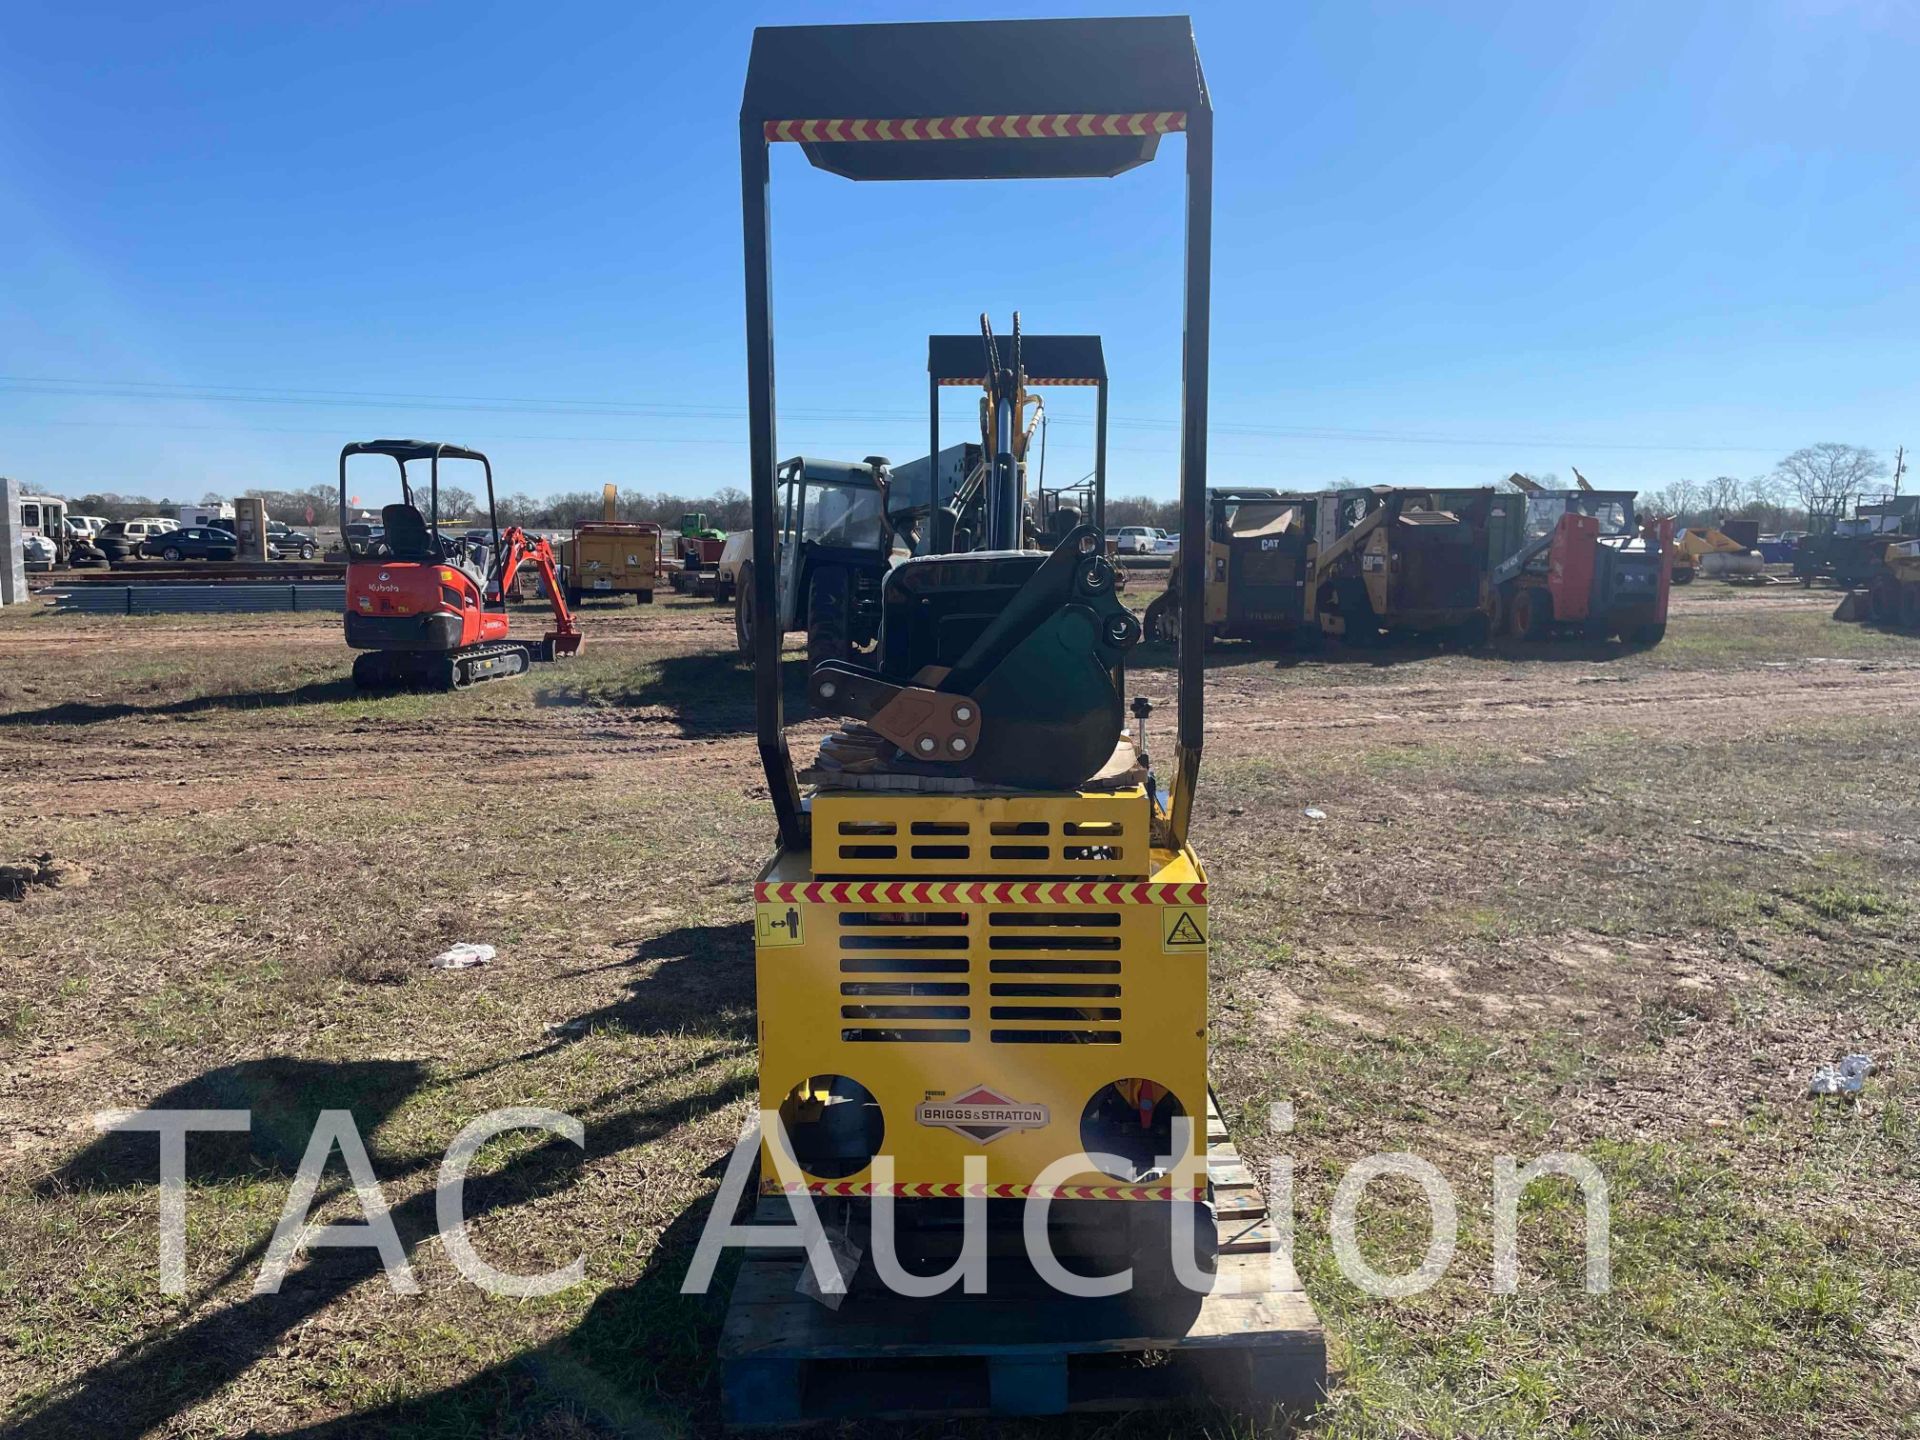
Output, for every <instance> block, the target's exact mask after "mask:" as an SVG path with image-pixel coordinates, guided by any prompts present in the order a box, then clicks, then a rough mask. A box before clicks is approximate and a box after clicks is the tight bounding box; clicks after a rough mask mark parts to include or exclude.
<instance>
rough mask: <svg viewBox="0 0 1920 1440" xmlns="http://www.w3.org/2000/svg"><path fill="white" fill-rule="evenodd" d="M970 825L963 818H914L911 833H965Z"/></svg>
mask: <svg viewBox="0 0 1920 1440" xmlns="http://www.w3.org/2000/svg"><path fill="white" fill-rule="evenodd" d="M971 828H972V827H971V826H969V825H968V824H967V822H966V821H964V820H916V821H914V822H913V833H914V834H916V835H965V834H966V833H968V831H969V830H970V829H971Z"/></svg>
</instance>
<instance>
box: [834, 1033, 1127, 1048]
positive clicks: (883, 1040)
mask: <svg viewBox="0 0 1920 1440" xmlns="http://www.w3.org/2000/svg"><path fill="white" fill-rule="evenodd" d="M840 1038H841V1039H842V1040H846V1041H851V1042H860V1041H865V1042H868V1043H871V1044H876V1045H964V1044H966V1043H967V1032H966V1031H965V1030H851V1029H849V1030H842V1031H841V1032H840ZM1114 1038H1115V1039H1118V1038H1119V1037H1118V1036H1115V1037H1114Z"/></svg>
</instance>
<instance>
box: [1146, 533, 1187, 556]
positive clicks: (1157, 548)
mask: <svg viewBox="0 0 1920 1440" xmlns="http://www.w3.org/2000/svg"><path fill="white" fill-rule="evenodd" d="M1179 548H1180V537H1179V536H1178V535H1169V534H1167V532H1166V531H1164V530H1162V531H1161V532H1160V533H1159V534H1157V535H1155V536H1154V539H1153V553H1154V554H1156V555H1171V554H1173V553H1174V552H1175V551H1177V550H1178V549H1179Z"/></svg>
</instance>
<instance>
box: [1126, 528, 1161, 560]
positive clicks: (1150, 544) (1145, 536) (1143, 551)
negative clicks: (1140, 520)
mask: <svg viewBox="0 0 1920 1440" xmlns="http://www.w3.org/2000/svg"><path fill="white" fill-rule="evenodd" d="M1166 533H1167V532H1166V531H1164V530H1156V529H1155V528H1154V527H1153V526H1151V525H1122V526H1121V527H1120V537H1119V542H1118V546H1117V548H1118V550H1119V552H1120V553H1121V554H1122V555H1155V554H1158V553H1159V548H1158V547H1159V544H1160V541H1161V539H1162V537H1164V536H1165V535H1166Z"/></svg>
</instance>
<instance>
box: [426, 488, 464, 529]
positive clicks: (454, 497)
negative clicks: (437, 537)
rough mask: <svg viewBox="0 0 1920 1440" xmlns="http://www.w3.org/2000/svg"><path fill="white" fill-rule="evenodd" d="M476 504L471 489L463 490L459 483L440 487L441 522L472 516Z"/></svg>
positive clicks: (445, 522) (450, 521)
mask: <svg viewBox="0 0 1920 1440" xmlns="http://www.w3.org/2000/svg"><path fill="white" fill-rule="evenodd" d="M474 504H475V501H474V498H473V492H472V491H471V490H463V489H461V488H460V487H459V486H458V485H442V486H441V487H440V523H441V524H442V525H446V524H450V523H452V522H453V521H455V520H466V519H468V518H470V517H471V516H472V515H473V507H474ZM423 508H424V507H423Z"/></svg>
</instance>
